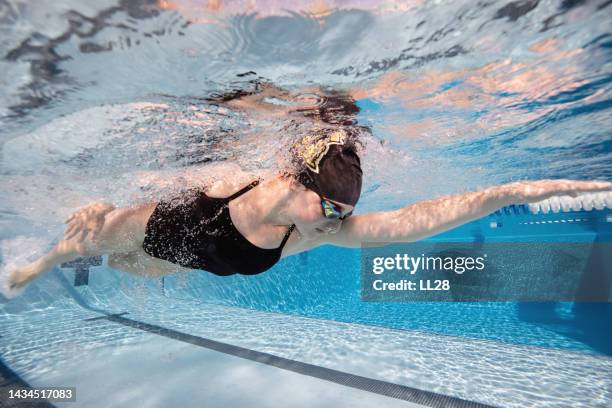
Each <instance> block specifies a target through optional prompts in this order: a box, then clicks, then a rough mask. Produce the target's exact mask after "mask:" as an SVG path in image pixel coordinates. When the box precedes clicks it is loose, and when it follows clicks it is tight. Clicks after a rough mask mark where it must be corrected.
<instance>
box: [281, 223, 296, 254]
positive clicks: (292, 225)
mask: <svg viewBox="0 0 612 408" xmlns="http://www.w3.org/2000/svg"><path fill="white" fill-rule="evenodd" d="M294 229H295V224H291V226H290V227H289V230H288V231H287V233H286V234H285V237H284V238H283V242H281V244H280V246H279V247H278V248H277V249H283V247H284V246H285V244H286V243H287V240H288V239H289V236H290V235H291V233H292V232H293V230H294Z"/></svg>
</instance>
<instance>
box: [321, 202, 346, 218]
mask: <svg viewBox="0 0 612 408" xmlns="http://www.w3.org/2000/svg"><path fill="white" fill-rule="evenodd" d="M321 209H322V210H323V215H324V216H325V218H328V219H332V220H341V221H342V220H344V219H345V218H346V217H350V216H351V215H352V214H353V211H351V212H348V213H346V214H345V215H342V211H341V210H340V207H339V206H338V205H337V204H334V203H332V202H331V201H329V200H326V199H325V198H322V197H321Z"/></svg>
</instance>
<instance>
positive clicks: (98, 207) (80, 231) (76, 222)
mask: <svg viewBox="0 0 612 408" xmlns="http://www.w3.org/2000/svg"><path fill="white" fill-rule="evenodd" d="M114 209H115V206H114V205H112V204H108V203H93V204H89V205H88V206H87V207H84V208H82V209H80V210H78V211H76V212H75V213H74V214H72V216H71V217H70V218H68V219H67V220H66V221H65V223H66V224H68V226H67V227H66V232H65V233H64V240H69V239H72V238H75V239H76V240H77V242H82V241H83V240H84V239H85V237H87V236H88V235H89V237H90V239H91V240H92V241H95V240H96V239H97V237H98V234H99V233H100V231H101V230H102V227H104V221H105V217H106V214H108V213H109V212H111V211H113V210H114Z"/></svg>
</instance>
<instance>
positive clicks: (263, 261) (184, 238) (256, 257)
mask: <svg viewBox="0 0 612 408" xmlns="http://www.w3.org/2000/svg"><path fill="white" fill-rule="evenodd" d="M257 184H259V180H256V181H254V182H252V183H251V184H249V185H248V186H246V187H244V188H243V189H242V190H240V191H238V192H237V193H235V194H232V195H231V196H229V197H227V198H213V197H208V196H207V195H206V194H204V192H203V191H200V190H189V192H188V194H186V195H182V196H180V197H175V198H173V199H171V200H168V201H162V202H160V203H159V204H158V205H157V207H156V208H155V210H154V211H153V214H151V217H150V218H149V221H148V222H147V228H146V232H145V238H144V242H143V244H142V248H143V249H144V250H145V252H146V253H147V254H149V255H151V256H153V257H155V258H159V259H164V260H166V261H170V262H172V263H174V264H178V265H181V266H184V267H187V268H191V269H202V270H206V271H209V272H212V273H214V274H216V275H221V276H226V275H233V274H236V273H238V274H242V275H255V274H258V273H261V272H264V271H265V270H267V269H270V268H271V267H272V266H273V265H274V264H275V263H277V262H278V261H279V259H280V257H281V253H282V251H283V247H284V246H285V244H286V243H287V240H288V239H289V236H290V235H291V232H292V231H293V229H294V228H295V225H291V226H290V227H289V230H288V231H287V233H286V234H285V237H284V238H283V242H282V243H281V244H280V246H279V247H278V248H273V249H265V248H260V247H258V246H256V245H253V244H252V243H251V242H249V241H248V240H247V239H246V238H245V237H244V236H243V235H242V234H241V233H240V232H239V231H238V230H237V229H236V227H235V226H234V223H233V222H232V220H231V218H230V211H229V207H228V204H229V202H230V201H231V200H233V199H234V198H236V197H238V196H240V195H242V194H244V193H246V192H247V191H249V190H250V189H252V188H253V187H255V186H256V185H257Z"/></svg>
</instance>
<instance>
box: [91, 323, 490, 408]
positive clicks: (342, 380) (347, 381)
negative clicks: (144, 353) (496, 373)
mask: <svg viewBox="0 0 612 408" xmlns="http://www.w3.org/2000/svg"><path fill="white" fill-rule="evenodd" d="M122 314H124V313H121V314H113V315H107V316H101V317H100V318H99V319H106V320H109V321H112V322H115V323H119V324H122V325H124V326H128V327H132V328H135V329H139V330H142V331H146V332H149V333H152V334H157V335H160V336H164V337H167V338H170V339H174V340H178V341H182V342H184V343H189V344H193V345H195V346H198V347H204V348H207V349H210V350H214V351H218V352H220V353H224V354H229V355H232V356H235V357H240V358H243V359H246V360H251V361H255V362H258V363H262V364H266V365H269V366H273V367H277V368H281V369H283V370H288V371H293V372H295V373H298V374H302V375H307V376H310V377H314V378H318V379H321V380H326V381H330V382H333V383H335V384H339V385H344V386H347V387H352V388H356V389H359V390H362V391H368V392H371V393H374V394H379V395H383V396H387V397H391V398H396V399H400V400H404V401H409V402H413V403H416V404H421V405H425V406H428V407H440V408H491V406H490V405H485V404H481V403H478V402H473V401H468V400H463V399H460V398H457V397H451V396H447V395H442V394H436V393H434V392H430V391H423V390H419V389H416V388H412V387H408V386H405V385H400V384H395V383H391V382H387V381H381V380H375V379H372V378H367V377H363V376H360V375H355V374H350V373H346V372H343V371H338V370H334V369H331V368H326V367H321V366H317V365H314V364H308V363H303V362H300V361H296V360H290V359H287V358H283V357H278V356H275V355H272V354H268V353H263V352H260V351H255V350H251V349H247V348H244V347H239V346H234V345H231V344H227V343H222V342H218V341H215V340H210V339H206V338H203V337H199V336H194V335H191V334H186V333H182V332H179V331H176V330H172V329H167V328H165V327H161V326H156V325H153V324H149V323H144V322H140V321H137V320H132V319H128V318H126V317H123V316H121V315H122ZM94 319H95V320H97V319H98V318H94ZM94 319H87V320H94Z"/></svg>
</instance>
